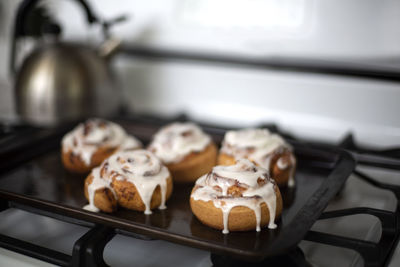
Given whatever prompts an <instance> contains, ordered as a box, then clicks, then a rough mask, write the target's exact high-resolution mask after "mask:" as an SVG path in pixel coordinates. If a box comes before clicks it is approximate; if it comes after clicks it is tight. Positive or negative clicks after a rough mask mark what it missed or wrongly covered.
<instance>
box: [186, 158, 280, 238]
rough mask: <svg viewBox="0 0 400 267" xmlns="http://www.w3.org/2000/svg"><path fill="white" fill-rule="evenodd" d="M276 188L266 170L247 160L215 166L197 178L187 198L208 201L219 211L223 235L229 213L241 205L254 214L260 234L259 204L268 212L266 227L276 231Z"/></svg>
mask: <svg viewBox="0 0 400 267" xmlns="http://www.w3.org/2000/svg"><path fill="white" fill-rule="evenodd" d="M276 186H277V185H276V184H275V181H274V180H273V179H272V178H270V176H269V174H268V171H267V170H266V169H264V168H262V167H258V166H256V165H254V164H253V163H252V162H251V161H249V160H247V159H240V160H238V161H237V162H236V164H235V165H231V166H215V167H214V168H213V170H212V171H211V172H209V173H208V174H206V175H204V176H202V177H200V178H199V179H198V180H197V182H196V186H195V190H194V191H193V192H192V195H191V197H192V198H193V199H194V200H202V201H205V202H208V201H212V202H213V204H214V206H215V207H216V208H219V209H221V211H222V213H223V225H224V229H223V233H228V232H229V229H228V218H229V213H230V211H231V210H232V209H233V208H234V207H237V206H245V207H248V208H249V209H251V210H253V211H254V214H255V217H256V223H257V226H256V231H260V230H261V227H260V221H261V204H262V203H265V204H266V205H267V207H268V210H269V218H270V220H269V224H268V228H270V229H274V228H276V224H275V214H276V205H277V204H276V203H277V199H276V198H277V196H276V192H275V187H276Z"/></svg>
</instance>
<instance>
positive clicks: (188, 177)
mask: <svg viewBox="0 0 400 267" xmlns="http://www.w3.org/2000/svg"><path fill="white" fill-rule="evenodd" d="M149 150H150V151H152V152H153V153H154V154H155V155H156V156H157V157H158V158H160V159H161V161H162V162H163V163H164V164H165V165H166V166H167V168H168V169H169V171H170V172H171V175H172V177H173V178H174V181H175V182H180V183H188V182H195V181H196V179H197V178H198V177H200V176H201V175H203V174H205V173H207V172H209V171H210V170H211V169H212V167H213V166H215V164H216V160H217V148H216V146H215V144H214V142H213V141H212V140H211V138H210V136H208V135H206V134H205V133H204V132H203V131H202V130H201V129H200V128H199V127H198V126H197V125H195V124H193V123H172V124H169V125H167V126H165V127H163V128H162V129H161V130H160V131H158V132H157V133H156V134H155V135H154V138H153V141H152V142H151V143H150V145H149Z"/></svg>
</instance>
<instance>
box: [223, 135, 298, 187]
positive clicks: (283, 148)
mask: <svg viewBox="0 0 400 267" xmlns="http://www.w3.org/2000/svg"><path fill="white" fill-rule="evenodd" d="M240 158H247V159H249V160H251V161H253V162H254V163H255V164H257V165H259V166H261V167H263V168H265V169H267V170H268V171H269V173H270V175H271V176H272V178H273V179H274V180H275V181H276V183H277V184H278V185H279V186H286V185H288V186H294V184H295V180H294V172H295V168H296V158H295V157H294V154H293V149H292V147H291V146H290V145H289V144H288V143H286V142H285V140H284V139H283V138H282V137H281V136H279V135H278V134H272V133H270V132H269V131H268V130H267V129H243V130H238V131H228V132H227V133H226V134H225V137H224V140H223V142H222V147H221V150H220V154H219V156H218V164H220V165H231V164H234V163H235V161H236V160H237V159H240Z"/></svg>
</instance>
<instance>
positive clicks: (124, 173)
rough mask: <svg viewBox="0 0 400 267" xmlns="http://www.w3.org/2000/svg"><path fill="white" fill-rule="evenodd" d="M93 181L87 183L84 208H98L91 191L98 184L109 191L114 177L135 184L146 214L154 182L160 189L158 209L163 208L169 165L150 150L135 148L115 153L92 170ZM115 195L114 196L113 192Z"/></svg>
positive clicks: (98, 186)
mask: <svg viewBox="0 0 400 267" xmlns="http://www.w3.org/2000/svg"><path fill="white" fill-rule="evenodd" d="M91 174H92V175H93V182H92V183H91V184H90V185H89V186H88V195H89V205H86V206H85V207H84V209H87V210H91V211H98V208H97V207H95V205H94V193H95V192H96V190H98V189H101V188H109V189H110V190H111V191H112V192H114V189H113V183H112V182H113V181H114V179H116V180H118V181H128V182H130V183H132V184H133V185H135V187H136V189H137V191H138V193H139V195H140V197H141V199H142V201H143V203H144V205H145V207H146V209H145V212H144V213H145V214H151V213H152V212H151V210H150V203H151V198H152V196H153V192H154V190H155V189H156V188H157V186H160V189H161V204H160V206H159V207H158V208H159V209H165V208H166V206H165V201H166V192H167V178H168V177H170V174H169V171H168V169H167V168H166V167H165V166H164V165H162V163H161V161H160V160H159V159H158V158H157V157H156V156H155V155H154V154H153V153H151V152H150V151H147V150H143V149H140V150H134V151H121V152H118V153H115V154H114V155H112V156H111V157H109V158H108V159H106V160H105V161H103V163H102V164H101V166H100V167H97V168H94V169H93V170H92V173H91ZM114 196H115V197H116V199H117V196H116V194H115V192H114Z"/></svg>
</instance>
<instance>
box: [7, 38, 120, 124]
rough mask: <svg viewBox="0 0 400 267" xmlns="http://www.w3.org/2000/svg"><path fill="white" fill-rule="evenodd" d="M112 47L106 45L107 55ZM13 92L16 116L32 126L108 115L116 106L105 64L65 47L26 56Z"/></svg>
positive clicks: (83, 51) (88, 52) (79, 49)
mask: <svg viewBox="0 0 400 267" xmlns="http://www.w3.org/2000/svg"><path fill="white" fill-rule="evenodd" d="M112 42H114V41H112ZM114 43H115V42H114ZM116 47H117V45H111V44H107V48H108V50H107V52H108V53H112V49H111V48H114V49H115V48H116ZM102 51H104V50H102ZM104 55H105V54H104ZM15 91H16V104H17V111H18V114H19V115H21V116H22V118H23V119H25V120H27V121H29V122H32V123H36V124H54V123H57V122H60V121H66V120H73V119H77V118H82V117H83V116H93V115H96V116H106V115H110V114H112V113H114V112H116V111H117V108H118V106H119V102H120V99H119V97H118V95H119V92H118V88H117V86H116V83H115V79H114V77H113V75H112V73H111V70H110V69H109V66H108V63H107V60H106V59H105V58H102V57H100V55H99V54H98V53H97V52H96V51H94V50H92V49H89V48H87V47H84V46H79V45H74V44H65V43H55V44H51V45H46V46H45V47H43V48H41V49H39V50H36V51H34V52H33V53H32V54H31V55H29V56H28V57H27V58H26V59H25V61H24V63H23V65H22V67H21V69H20V71H19V72H18V74H17V77H16V85H15Z"/></svg>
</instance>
